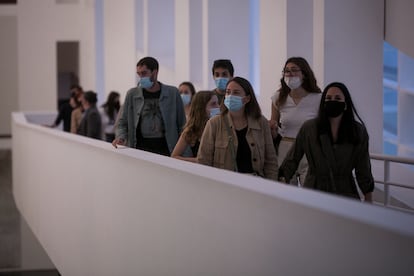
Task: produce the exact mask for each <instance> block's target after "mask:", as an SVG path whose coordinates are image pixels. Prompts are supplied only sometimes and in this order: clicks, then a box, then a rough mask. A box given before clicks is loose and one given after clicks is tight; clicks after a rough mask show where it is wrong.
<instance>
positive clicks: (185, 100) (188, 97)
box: [181, 94, 191, 105]
mask: <svg viewBox="0 0 414 276" xmlns="http://www.w3.org/2000/svg"><path fill="white" fill-rule="evenodd" d="M181 99H182V100H183V104H184V105H188V104H189V103H190V101H191V95H190V94H181Z"/></svg>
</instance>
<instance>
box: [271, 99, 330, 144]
mask: <svg viewBox="0 0 414 276" xmlns="http://www.w3.org/2000/svg"><path fill="white" fill-rule="evenodd" d="M321 95H322V94H321V93H308V94H307V95H306V96H305V97H303V98H302V99H301V100H300V102H299V104H298V105H296V104H295V102H294V101H293V99H292V97H291V96H290V95H288V96H287V98H286V102H285V103H284V104H283V105H282V106H280V107H279V112H280V119H279V121H280V126H279V130H278V133H279V134H280V135H282V137H290V138H296V135H297V134H298V132H299V129H300V127H301V126H302V124H303V123H304V122H305V121H307V120H310V119H313V118H315V117H316V116H317V115H318V110H319V104H320V101H321ZM278 98H279V92H276V94H275V95H273V96H272V103H273V105H275V103H276V100H277V99H278Z"/></svg>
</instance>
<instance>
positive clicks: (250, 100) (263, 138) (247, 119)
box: [197, 77, 278, 180]
mask: <svg viewBox="0 0 414 276" xmlns="http://www.w3.org/2000/svg"><path fill="white" fill-rule="evenodd" d="M197 160H198V162H199V163H200V164H204V165H208V166H213V167H216V168H222V169H227V170H232V171H237V172H240V173H247V174H253V175H259V176H261V177H265V178H268V179H273V180H276V179H277V169H278V166H277V158H276V152H275V149H274V146H273V142H272V135H271V133H270V127H269V124H268V121H267V119H266V118H265V117H264V116H263V115H262V112H261V110H260V107H259V104H258V103H257V100H256V96H255V94H254V91H253V87H252V86H251V84H250V83H249V81H248V80H246V79H244V78H241V77H235V78H233V79H231V80H230V81H229V82H228V83H227V87H226V96H225V99H224V102H223V104H222V105H221V114H220V116H215V117H213V118H211V119H210V120H209V121H208V122H207V124H206V127H205V129H204V133H203V136H202V137H201V142H200V148H199V151H198V155H197Z"/></svg>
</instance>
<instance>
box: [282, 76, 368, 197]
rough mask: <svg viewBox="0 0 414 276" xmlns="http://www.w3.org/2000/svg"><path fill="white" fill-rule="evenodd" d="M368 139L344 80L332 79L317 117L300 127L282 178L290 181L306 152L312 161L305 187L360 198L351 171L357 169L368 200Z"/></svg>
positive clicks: (324, 92)
mask: <svg viewBox="0 0 414 276" xmlns="http://www.w3.org/2000/svg"><path fill="white" fill-rule="evenodd" d="M355 116H356V117H357V118H358V121H357V120H356V119H355ZM368 140H369V137H368V133H367V130H366V128H365V125H364V123H363V121H362V120H361V118H360V116H359V115H358V113H357V111H356V109H355V106H354V104H353V102H352V99H351V95H350V93H349V91H348V88H347V87H346V86H345V85H344V84H343V83H339V82H333V83H331V84H329V85H328V86H327V87H326V88H325V89H324V91H323V93H322V98H321V102H320V105H319V112H318V116H317V118H315V119H311V120H308V121H306V122H305V123H304V124H303V126H302V127H301V129H300V131H299V133H298V135H297V137H296V141H295V143H294V145H293V147H292V148H291V149H290V151H289V153H288V155H287V157H286V159H285V160H284V161H283V163H282V165H281V166H280V168H279V179H280V180H281V181H288V180H289V179H290V178H291V177H292V176H293V174H294V173H295V171H296V169H297V167H298V165H299V162H300V160H301V159H302V157H303V155H304V154H305V155H306V158H307V160H308V163H309V169H308V174H307V176H306V179H305V183H304V186H305V187H309V188H313V189H316V190H321V191H325V192H329V193H334V194H339V195H343V196H348V197H354V198H359V194H358V191H357V187H356V185H355V181H354V176H353V173H352V172H353V171H354V170H355V176H356V180H357V184H358V186H359V188H360V190H361V192H362V194H363V195H364V198H365V201H372V191H373V189H374V179H373V177H372V172H371V161H370V156H369V149H368Z"/></svg>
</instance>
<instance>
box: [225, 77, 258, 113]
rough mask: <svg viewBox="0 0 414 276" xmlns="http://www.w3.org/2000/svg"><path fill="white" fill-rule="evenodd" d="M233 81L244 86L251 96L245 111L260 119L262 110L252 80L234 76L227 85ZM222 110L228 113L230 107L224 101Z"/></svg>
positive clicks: (247, 93)
mask: <svg viewBox="0 0 414 276" xmlns="http://www.w3.org/2000/svg"><path fill="white" fill-rule="evenodd" d="M232 81H234V82H235V83H237V84H238V85H240V86H241V87H242V88H243V90H244V92H245V93H246V96H250V101H249V102H248V103H246V106H245V108H244V113H245V114H246V116H248V117H252V118H254V119H259V118H260V117H261V116H262V110H261V109H260V106H259V103H258V102H257V99H256V95H255V94H254V90H253V87H252V85H251V84H250V82H249V81H248V80H246V79H245V78H242V77H234V78H232V79H230V80H229V82H228V83H227V86H228V85H229V83H231V82H232ZM220 110H221V114H226V113H227V112H228V109H227V107H226V105H225V104H224V102H223V103H222V104H221V106H220Z"/></svg>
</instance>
